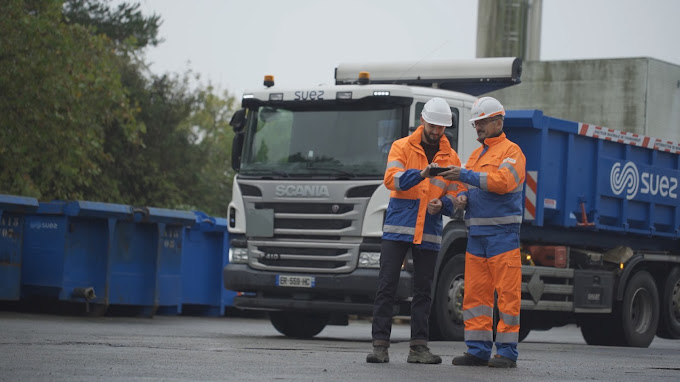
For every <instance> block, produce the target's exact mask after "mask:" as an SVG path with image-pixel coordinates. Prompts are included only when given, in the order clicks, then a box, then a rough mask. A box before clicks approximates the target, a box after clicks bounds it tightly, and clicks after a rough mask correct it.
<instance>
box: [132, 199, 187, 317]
mask: <svg viewBox="0 0 680 382" xmlns="http://www.w3.org/2000/svg"><path fill="white" fill-rule="evenodd" d="M135 220H136V225H135V231H136V232H135V234H136V235H139V238H140V239H141V240H143V242H139V243H138V245H141V246H142V247H143V248H144V251H145V253H144V254H142V253H140V254H139V255H140V256H143V258H144V261H143V262H144V264H145V265H144V266H145V267H147V268H148V269H153V271H152V272H151V273H149V277H148V278H147V279H144V280H141V279H139V280H136V282H138V283H145V284H147V285H146V287H147V288H148V290H150V287H151V285H150V284H151V283H154V287H155V288H154V289H155V291H156V293H155V295H154V296H153V299H154V305H155V306H156V307H157V309H156V312H157V313H158V314H168V315H173V314H180V313H182V245H183V244H182V243H183V240H184V233H185V228H186V226H188V225H191V224H193V223H194V222H195V221H196V216H195V215H194V214H193V213H192V212H190V211H181V210H172V209H165V208H155V207H142V208H137V209H135ZM140 297H144V298H145V299H148V298H149V297H150V295H145V296H140Z"/></svg>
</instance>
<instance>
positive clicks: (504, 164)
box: [498, 163, 519, 183]
mask: <svg viewBox="0 0 680 382" xmlns="http://www.w3.org/2000/svg"><path fill="white" fill-rule="evenodd" d="M502 168H507V169H508V170H510V173H511V174H512V176H513V177H514V178H515V183H519V175H517V170H515V168H514V167H512V165H511V164H510V163H503V164H501V165H500V166H498V169H499V170H500V169H502Z"/></svg>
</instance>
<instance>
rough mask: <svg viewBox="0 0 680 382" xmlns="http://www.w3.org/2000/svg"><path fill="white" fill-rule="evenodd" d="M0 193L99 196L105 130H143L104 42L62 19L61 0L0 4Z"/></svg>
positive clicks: (15, 0)
mask: <svg viewBox="0 0 680 382" xmlns="http://www.w3.org/2000/svg"><path fill="white" fill-rule="evenodd" d="M0 47H1V49H0V163H2V164H3V166H2V169H1V171H0V192H3V193H9V194H18V195H28V196H35V197H39V198H41V199H48V200H49V199H57V198H58V199H82V198H85V197H88V198H92V199H98V198H106V197H108V196H109V195H108V194H107V192H106V190H103V189H102V188H100V187H99V183H98V180H99V179H100V177H101V163H106V162H108V161H110V160H111V159H112V158H111V157H110V156H108V155H107V154H106V153H105V152H104V150H103V149H102V147H103V143H104V137H105V126H110V125H114V124H115V125H117V126H119V127H120V129H121V131H122V132H124V135H125V136H126V137H134V136H135V135H136V134H137V133H138V132H139V131H140V129H141V127H140V125H139V124H138V123H137V122H136V120H135V117H134V116H135V110H134V109H133V108H131V107H130V103H129V101H128V98H127V94H126V89H125V88H124V87H123V86H122V84H121V78H120V72H119V67H118V62H119V61H118V57H117V56H116V54H115V52H114V51H113V50H112V45H111V44H110V40H109V39H108V38H107V37H106V36H104V35H100V34H93V33H91V31H90V29H89V28H88V27H86V26H82V25H77V24H66V23H64V22H63V21H62V3H61V2H59V1H23V0H7V1H5V2H3V3H2V5H0Z"/></svg>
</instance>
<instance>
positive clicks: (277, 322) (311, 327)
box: [269, 312, 329, 338]
mask: <svg viewBox="0 0 680 382" xmlns="http://www.w3.org/2000/svg"><path fill="white" fill-rule="evenodd" d="M328 318H329V317H328V315H326V314H314V313H303V312H270V313H269V321H271V323H272V325H274V328H275V329H276V330H277V331H278V332H279V333H281V334H283V335H284V336H287V337H293V338H312V337H314V336H315V335H317V334H319V333H321V331H322V330H323V328H325V327H326V324H328Z"/></svg>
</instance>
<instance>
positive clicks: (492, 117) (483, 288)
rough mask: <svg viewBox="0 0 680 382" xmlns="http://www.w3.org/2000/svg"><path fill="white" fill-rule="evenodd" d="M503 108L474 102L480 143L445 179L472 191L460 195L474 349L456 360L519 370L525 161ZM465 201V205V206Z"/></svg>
mask: <svg viewBox="0 0 680 382" xmlns="http://www.w3.org/2000/svg"><path fill="white" fill-rule="evenodd" d="M504 116H505V109H504V108H503V105H501V103H500V102H498V100H496V99H495V98H492V97H483V98H480V99H478V100H477V101H475V103H474V104H473V105H472V119H470V122H471V123H472V125H473V126H474V128H475V129H476V130H477V140H478V141H479V142H480V143H481V144H482V146H481V147H479V148H477V149H476V150H475V151H474V152H473V153H472V154H471V155H470V159H469V160H468V161H467V163H466V164H465V168H464V169H462V168H460V167H452V171H450V172H446V173H443V174H442V176H443V177H444V179H446V180H460V181H462V182H463V183H464V184H465V185H466V186H467V188H468V190H467V191H465V192H461V193H460V194H458V196H457V198H456V201H455V203H456V207H458V208H463V207H464V208H465V222H466V225H467V226H468V243H467V250H466V253H465V295H464V298H463V319H464V320H465V344H466V345H467V346H468V351H467V352H466V353H465V354H464V355H462V356H459V357H455V358H454V359H453V362H452V363H453V364H454V365H461V366H487V365H488V366H491V367H503V368H508V367H517V363H516V361H517V356H518V352H517V342H518V341H519V311H520V305H521V300H522V298H521V284H522V270H521V267H522V261H521V257H520V251H519V229H520V224H521V223H522V190H523V186H524V176H525V164H526V158H525V157H524V154H523V153H522V150H521V149H520V148H519V146H517V145H516V144H515V143H513V142H511V141H510V140H509V139H508V138H507V137H506V136H505V133H504V132H503V118H504ZM466 204H467V205H466ZM494 291H495V292H496V293H497V294H498V310H499V321H498V326H497V329H496V341H495V342H496V355H495V357H494V358H491V351H492V346H493V308H494Z"/></svg>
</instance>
